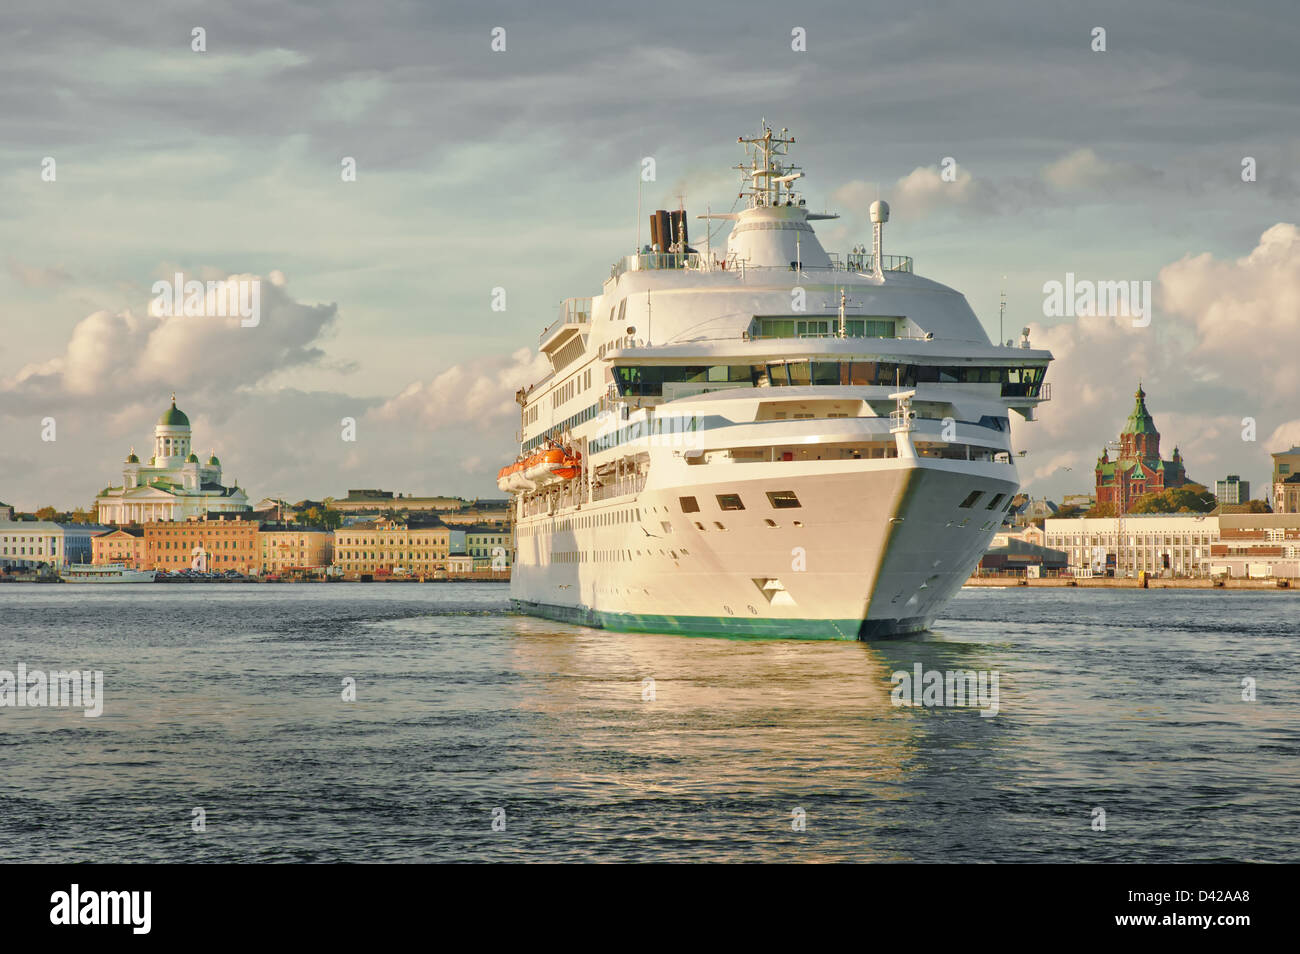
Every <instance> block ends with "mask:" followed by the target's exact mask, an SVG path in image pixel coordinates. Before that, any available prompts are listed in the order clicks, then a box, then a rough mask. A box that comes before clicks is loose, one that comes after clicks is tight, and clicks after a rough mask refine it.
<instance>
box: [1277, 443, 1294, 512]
mask: <svg viewBox="0 0 1300 954" xmlns="http://www.w3.org/2000/svg"><path fill="white" fill-rule="evenodd" d="M1273 512H1274V513H1300V446H1297V447H1292V448H1291V449H1290V450H1286V451H1280V452H1278V453H1276V454H1274V455H1273Z"/></svg>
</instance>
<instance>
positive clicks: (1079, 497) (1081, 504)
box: [1061, 494, 1097, 510]
mask: <svg viewBox="0 0 1300 954" xmlns="http://www.w3.org/2000/svg"><path fill="white" fill-rule="evenodd" d="M1096 504H1097V495H1096V494H1066V495H1065V496H1064V497H1062V498H1061V506H1062V507H1077V508H1078V509H1080V510H1091V509H1092V508H1093V507H1094V506H1096Z"/></svg>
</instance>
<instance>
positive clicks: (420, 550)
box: [334, 517, 451, 579]
mask: <svg viewBox="0 0 1300 954" xmlns="http://www.w3.org/2000/svg"><path fill="white" fill-rule="evenodd" d="M450 549H451V531H450V529H449V528H448V527H447V525H446V524H444V523H443V522H442V521H441V520H438V519H437V518H436V517H425V518H417V517H399V518H397V519H378V520H369V521H365V522H362V523H354V524H352V525H350V526H343V527H340V528H339V529H338V530H337V531H335V534H334V565H335V566H336V567H337V568H338V570H339V572H340V573H341V574H342V575H343V577H344V578H345V579H358V578H359V577H361V576H363V575H365V576H389V575H396V576H406V575H410V576H432V575H433V574H434V573H436V572H437V571H440V570H443V571H445V570H446V568H447V564H446V561H447V557H448V555H449V552H450Z"/></svg>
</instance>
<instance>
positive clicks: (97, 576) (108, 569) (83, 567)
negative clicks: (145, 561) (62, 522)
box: [59, 563, 156, 583]
mask: <svg viewBox="0 0 1300 954" xmlns="http://www.w3.org/2000/svg"><path fill="white" fill-rule="evenodd" d="M155 575H156V574H155V573H154V571H153V570H134V569H132V568H131V567H129V566H127V565H125V564H123V563H104V564H92V563H74V564H71V565H69V566H66V567H64V568H63V569H62V570H60V571H59V579H61V580H63V582H64V583H152V582H153V581H154V577H155Z"/></svg>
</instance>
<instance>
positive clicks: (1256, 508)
mask: <svg viewBox="0 0 1300 954" xmlns="http://www.w3.org/2000/svg"><path fill="white" fill-rule="evenodd" d="M1272 512H1273V508H1272V507H1270V506H1269V505H1268V504H1267V503H1265V502H1264V501H1263V500H1247V501H1246V513H1272Z"/></svg>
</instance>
